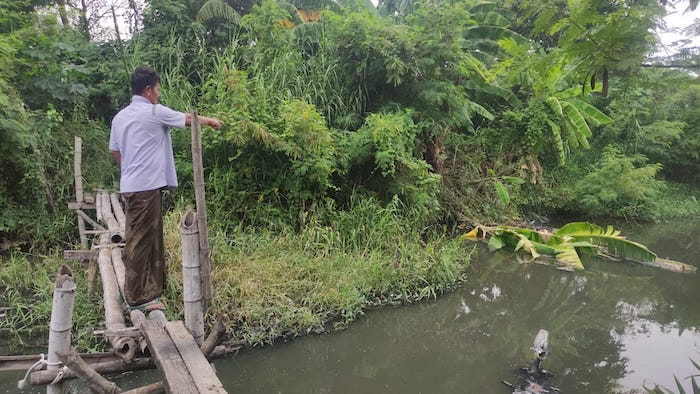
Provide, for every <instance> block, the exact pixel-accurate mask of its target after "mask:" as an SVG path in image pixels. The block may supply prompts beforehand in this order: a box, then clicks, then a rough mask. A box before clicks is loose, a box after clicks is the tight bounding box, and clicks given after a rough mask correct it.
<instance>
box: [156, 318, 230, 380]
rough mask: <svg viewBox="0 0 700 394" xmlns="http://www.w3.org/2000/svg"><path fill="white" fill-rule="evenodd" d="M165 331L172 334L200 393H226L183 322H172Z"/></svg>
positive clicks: (171, 336) (166, 326)
mask: <svg viewBox="0 0 700 394" xmlns="http://www.w3.org/2000/svg"><path fill="white" fill-rule="evenodd" d="M165 329H166V330H167V331H168V334H170V338H172V340H173V342H174V343H175V347H177V350H178V351H179V352H180V356H181V357H182V359H183V360H185V365H187V370H188V371H189V372H190V374H191V375H192V378H193V380H194V384H195V386H197V390H198V391H197V392H198V393H226V390H225V389H224V385H223V384H221V381H220V380H219V378H218V377H217V376H216V373H215V372H214V370H213V369H212V367H211V365H209V361H207V359H206V357H204V354H202V351H201V350H199V346H197V343H195V341H194V338H192V335H191V334H190V333H189V331H187V329H186V328H185V325H184V324H183V323H182V321H180V320H178V321H171V322H168V323H167V324H166V325H165Z"/></svg>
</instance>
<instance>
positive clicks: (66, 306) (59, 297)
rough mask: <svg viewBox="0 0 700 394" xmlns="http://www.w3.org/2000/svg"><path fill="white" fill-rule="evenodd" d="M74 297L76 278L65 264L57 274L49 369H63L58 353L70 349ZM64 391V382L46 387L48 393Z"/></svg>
mask: <svg viewBox="0 0 700 394" xmlns="http://www.w3.org/2000/svg"><path fill="white" fill-rule="evenodd" d="M74 299H75V279H74V278H73V272H72V271H71V269H70V268H69V267H68V266H67V265H65V264H64V265H62V266H61V268H59V270H58V274H57V275H56V286H55V288H54V292H53V306H52V308H51V323H50V324H49V326H50V331H49V355H48V361H47V363H48V368H47V369H48V370H49V371H53V370H57V369H61V366H60V365H61V360H60V359H59V356H58V353H59V352H66V351H68V350H69V349H70V343H71V326H72V324H73V301H74ZM62 392H63V383H62V382H58V383H56V384H51V385H49V386H47V388H46V393H47V394H60V393H62Z"/></svg>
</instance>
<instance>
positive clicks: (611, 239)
mask: <svg viewBox="0 0 700 394" xmlns="http://www.w3.org/2000/svg"><path fill="white" fill-rule="evenodd" d="M487 236H490V238H489V240H488V243H489V249H490V250H491V251H494V250H499V249H503V248H504V247H509V248H512V249H513V250H514V251H516V252H517V251H521V250H522V251H523V252H526V253H527V254H529V255H530V256H531V257H532V258H533V259H539V258H540V257H542V256H548V257H552V258H553V259H554V262H555V265H557V266H559V268H562V269H584V266H583V263H582V262H581V255H580V253H583V252H586V251H589V252H594V253H596V254H598V255H600V256H602V257H607V258H612V259H615V258H620V259H626V260H631V261H634V262H637V263H640V264H643V265H648V266H651V267H656V268H661V269H664V270H667V271H673V272H680V273H694V272H696V271H697V268H696V267H694V266H692V265H689V264H685V263H681V262H678V261H673V260H669V259H663V258H659V257H657V256H656V254H655V253H654V252H652V251H651V250H649V249H648V248H647V247H646V246H644V245H642V244H639V243H637V242H633V241H630V240H628V239H626V238H625V237H623V236H622V235H620V231H619V230H616V229H614V228H613V227H612V226H607V227H605V228H603V227H600V226H598V225H596V224H593V223H588V222H572V223H568V224H566V225H564V226H563V227H561V228H559V229H558V230H557V231H555V232H553V233H550V232H549V231H547V230H534V229H530V228H522V227H510V226H497V227H488V226H477V227H475V228H474V229H473V230H472V231H470V232H468V233H467V234H465V235H464V237H465V238H467V239H478V238H482V239H486V238H487Z"/></svg>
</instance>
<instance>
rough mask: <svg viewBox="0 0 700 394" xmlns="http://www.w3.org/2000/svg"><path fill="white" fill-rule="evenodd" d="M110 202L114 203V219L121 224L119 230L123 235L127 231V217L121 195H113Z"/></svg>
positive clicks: (110, 196)
mask: <svg viewBox="0 0 700 394" xmlns="http://www.w3.org/2000/svg"><path fill="white" fill-rule="evenodd" d="M109 200H110V201H111V202H112V212H114V217H115V218H116V219H117V223H119V230H120V231H121V233H122V234H124V232H125V231H126V215H124V208H122V203H121V202H119V195H118V194H117V193H112V194H110V195H109Z"/></svg>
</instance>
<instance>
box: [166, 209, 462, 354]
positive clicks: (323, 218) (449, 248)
mask: <svg viewBox="0 0 700 394" xmlns="http://www.w3.org/2000/svg"><path fill="white" fill-rule="evenodd" d="M352 204H353V205H352V206H351V207H350V208H349V209H348V210H347V211H335V210H333V209H330V208H332V207H323V208H319V209H318V210H317V211H316V212H311V213H309V214H308V216H307V217H306V218H304V220H305V222H304V225H303V227H302V229H301V230H300V231H295V230H293V229H291V228H290V229H287V230H282V231H279V232H276V233H273V232H271V231H268V230H266V229H260V228H256V229H252V228H243V227H237V228H235V229H234V230H233V231H231V232H230V233H228V234H226V233H223V232H221V231H217V230H216V229H212V230H211V231H210V238H211V240H210V241H211V244H212V248H213V256H212V264H213V266H212V271H213V272H212V280H213V285H214V293H215V294H214V300H213V305H212V308H211V309H210V310H209V315H210V316H209V319H208V320H209V321H213V319H214V318H215V317H217V316H220V315H226V316H227V317H228V320H229V322H230V324H229V333H230V334H231V335H232V336H233V337H236V338H244V339H245V340H246V341H247V343H249V344H251V345H262V344H266V343H272V342H273V341H274V340H275V339H278V338H281V337H295V336H298V335H304V334H308V333H311V332H322V331H325V330H328V329H334V328H342V327H345V326H346V325H347V324H348V323H350V322H351V321H353V320H354V319H356V318H357V317H358V316H360V315H362V314H363V311H364V310H365V309H366V308H368V307H371V306H375V305H382V304H387V303H398V302H411V301H415V300H420V299H424V298H428V297H435V296H436V295H437V294H439V293H441V292H443V291H445V290H446V289H448V288H450V287H451V286H453V285H455V283H457V282H458V281H459V279H460V276H461V274H462V273H463V272H464V269H465V268H466V267H467V266H468V264H469V256H470V250H471V249H470V248H468V247H467V246H466V245H464V244H463V243H462V242H460V241H459V240H455V239H448V238H446V237H445V236H444V235H441V234H442V232H441V231H440V230H439V229H436V230H432V229H428V228H421V227H420V226H414V224H415V223H416V222H420V221H418V220H417V218H415V217H411V215H410V214H406V213H403V212H399V211H398V208H399V207H398V204H397V203H396V202H394V203H391V204H389V205H387V206H382V205H381V204H380V203H378V202H377V201H376V200H373V199H368V198H365V199H359V200H354V202H353V203H352ZM180 214H181V213H180V212H174V213H173V214H172V215H169V217H168V220H167V226H166V227H167V234H168V235H167V240H166V244H167V248H168V250H169V251H175V250H177V249H178V247H179V234H178V233H177V231H176V225H177V217H179V216H180ZM171 256H172V264H171V268H172V270H171V275H170V278H171V283H177V284H176V285H175V286H173V287H174V288H176V289H179V288H181V285H180V284H179V282H180V274H179V268H177V267H179V264H180V261H179V253H171ZM173 290H174V291H173V292H172V293H171V295H173V296H175V295H179V294H178V293H177V290H175V289H173ZM169 303H172V304H179V303H180V302H179V301H177V300H175V299H173V300H172V302H169Z"/></svg>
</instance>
